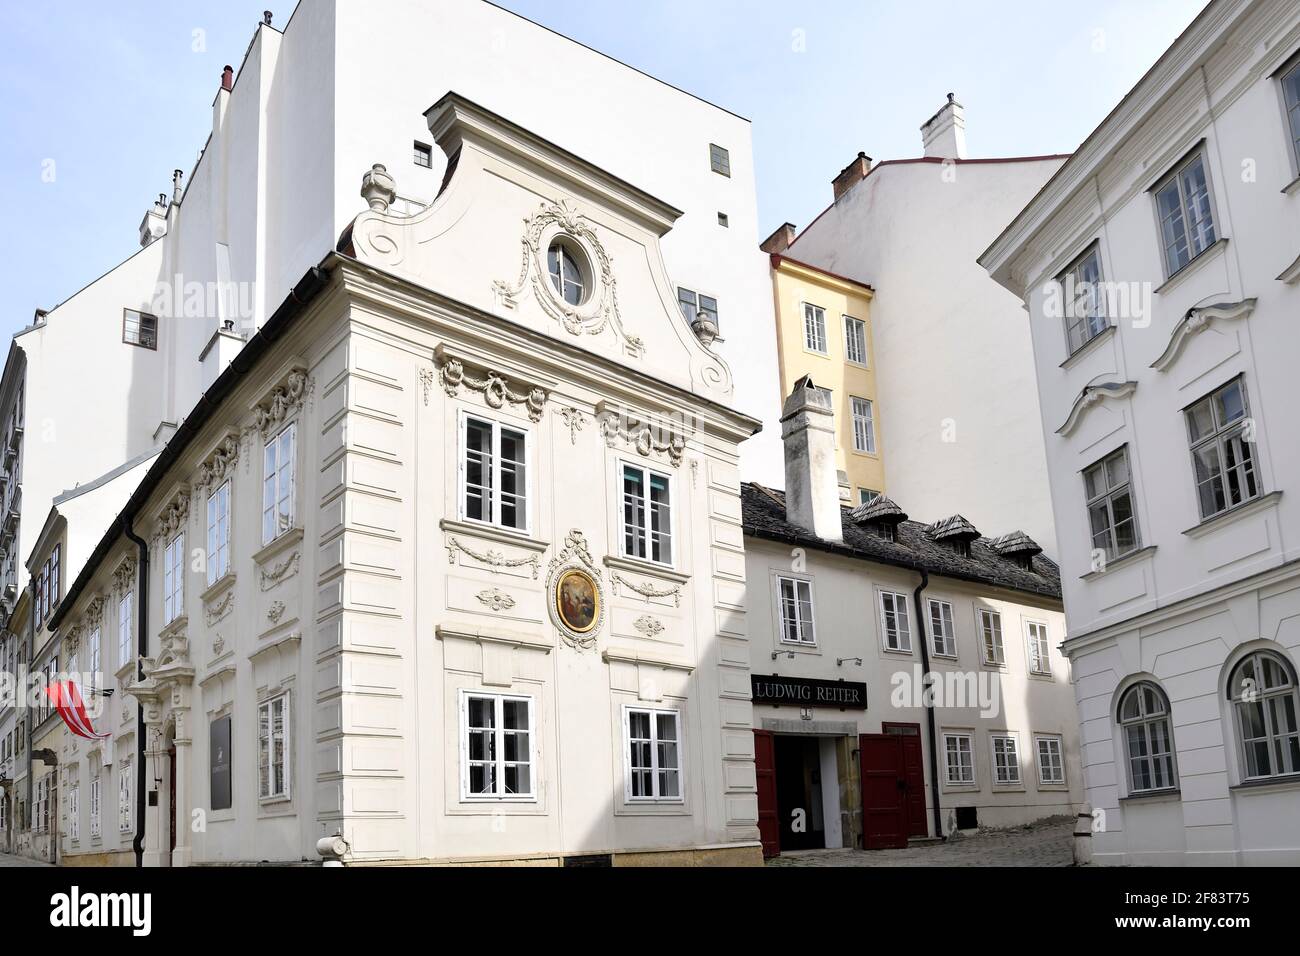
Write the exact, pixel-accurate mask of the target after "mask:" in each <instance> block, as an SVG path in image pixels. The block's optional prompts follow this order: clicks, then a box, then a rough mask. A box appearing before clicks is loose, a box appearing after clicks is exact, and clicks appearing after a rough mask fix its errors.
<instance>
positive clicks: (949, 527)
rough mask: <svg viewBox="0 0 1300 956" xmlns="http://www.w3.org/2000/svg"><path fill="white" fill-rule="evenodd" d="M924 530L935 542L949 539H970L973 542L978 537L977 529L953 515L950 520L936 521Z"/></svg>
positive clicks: (963, 519) (959, 516)
mask: <svg viewBox="0 0 1300 956" xmlns="http://www.w3.org/2000/svg"><path fill="white" fill-rule="evenodd" d="M925 530H926V531H927V532H928V533H929V534H930V535H931V536H932V537H933V538H934V540H936V541H946V540H948V539H949V538H970V539H971V540H974V539H975V538H978V537H979V536H980V533H979V529H978V528H976V527H975V526H974V525H973V524H971V523H970V522H969V521H967V520H966V519H965V518H963V517H962V516H961V515H953V516H952V517H950V518H944V519H943V520H942V521H936V522H935V523H934V524H932V525H930V526H929V527H927V528H926V529H925Z"/></svg>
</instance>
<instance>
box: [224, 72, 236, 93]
mask: <svg viewBox="0 0 1300 956" xmlns="http://www.w3.org/2000/svg"><path fill="white" fill-rule="evenodd" d="M221 88H222V89H223V90H233V89H234V88H235V68H234V67H233V66H227V67H226V68H225V69H224V70H222V71H221Z"/></svg>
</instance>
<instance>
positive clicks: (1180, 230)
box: [981, 0, 1300, 865]
mask: <svg viewBox="0 0 1300 956" xmlns="http://www.w3.org/2000/svg"><path fill="white" fill-rule="evenodd" d="M1297 203H1300V8H1297V7H1296V5H1295V4H1294V3H1289V2H1285V0H1257V2H1246V0H1214V2H1212V3H1210V4H1209V5H1208V6H1207V7H1206V8H1205V10H1204V11H1203V12H1202V13H1201V14H1200V15H1199V16H1198V17H1197V18H1196V20H1195V21H1194V22H1193V23H1192V24H1191V26H1189V27H1188V28H1187V30H1186V31H1185V32H1184V33H1183V34H1182V35H1181V36H1180V37H1179V38H1178V39H1177V40H1176V41H1175V43H1174V44H1173V46H1171V47H1170V48H1169V50H1168V51H1167V52H1166V53H1165V54H1164V55H1163V56H1162V57H1161V58H1160V60H1159V61H1158V62H1157V63H1156V64H1155V66H1154V67H1152V69H1151V70H1150V71H1149V72H1148V73H1147V74H1146V75H1145V76H1144V77H1143V78H1142V80H1141V81H1140V82H1139V83H1138V84H1137V86H1135V87H1134V88H1133V90H1132V91H1130V93H1129V94H1128V95H1127V96H1126V97H1125V98H1124V100H1123V101H1122V102H1121V103H1120V104H1119V105H1118V106H1117V107H1116V108H1115V110H1114V111H1113V112H1112V113H1111V114H1110V115H1109V116H1108V117H1107V118H1106V119H1105V121H1104V122H1103V123H1102V124H1101V126H1099V127H1098V128H1097V130H1096V131H1095V132H1093V133H1092V135H1091V136H1089V137H1088V139H1087V140H1086V141H1085V142H1084V144H1083V145H1082V146H1081V147H1080V148H1079V150H1078V152H1077V153H1076V154H1075V155H1074V156H1073V158H1071V159H1070V160H1069V161H1068V162H1067V163H1066V164H1065V165H1064V166H1063V167H1062V169H1061V170H1060V171H1059V172H1058V173H1057V174H1056V175H1055V176H1054V177H1053V178H1052V179H1051V181H1050V182H1048V184H1047V185H1046V186H1045V187H1044V189H1043V190H1042V192H1041V193H1040V194H1039V195H1037V196H1036V197H1034V199H1033V201H1032V202H1030V203H1029V205H1028V206H1026V208H1025V209H1024V210H1023V211H1022V212H1021V213H1020V214H1019V216H1018V217H1016V219H1015V221H1014V222H1013V223H1012V224H1011V225H1010V226H1009V227H1008V228H1007V229H1006V231H1005V232H1004V233H1003V234H1002V235H1001V236H1000V237H998V239H997V240H996V242H994V243H993V245H992V246H990V247H989V249H988V250H987V251H986V252H985V253H984V255H983V257H982V259H981V262H982V263H983V265H984V266H985V267H986V268H987V269H988V271H989V272H990V273H991V274H992V275H993V276H994V277H995V278H996V279H997V281H998V282H1000V283H1002V284H1003V285H1004V286H1006V287H1007V288H1008V289H1010V290H1011V291H1013V292H1014V293H1015V294H1016V295H1017V296H1020V297H1022V298H1023V299H1024V301H1025V304H1026V306H1027V307H1028V310H1029V315H1030V321H1029V330H1030V332H1031V334H1032V337H1033V345H1034V361H1035V365H1036V368H1037V375H1038V390H1039V395H1040V405H1041V409H1042V414H1043V431H1044V433H1045V434H1046V436H1047V460H1048V467H1049V473H1050V476H1051V488H1052V502H1053V506H1054V509H1055V513H1056V521H1057V535H1058V541H1059V543H1060V564H1061V579H1062V582H1063V587H1064V593H1065V607H1066V613H1067V619H1068V624H1069V631H1070V636H1069V638H1068V640H1067V641H1066V642H1065V644H1064V648H1063V649H1064V651H1065V653H1066V654H1067V655H1068V656H1069V657H1070V659H1071V661H1072V663H1073V667H1074V676H1075V685H1076V693H1077V701H1078V712H1079V721H1080V726H1081V733H1082V739H1083V753H1084V758H1083V765H1084V766H1083V772H1084V778H1085V784H1086V788H1087V797H1088V800H1089V801H1091V803H1092V804H1093V806H1094V807H1095V808H1096V810H1097V812H1098V830H1099V832H1097V833H1096V839H1095V844H1096V857H1097V859H1098V860H1099V861H1101V862H1106V863H1116V864H1123V863H1128V864H1150V863H1161V864H1180V863H1187V864H1202V863H1212V864H1227V865H1231V864H1290V865H1295V864H1296V863H1300V813H1297V807H1298V806H1300V802H1298V801H1297V797H1298V796H1300V722H1298V721H1300V718H1298V716H1297V715H1298V714H1300V695H1298V688H1300V680H1298V678H1297V665H1298V664H1300V564H1298V563H1297V559H1300V540H1297V539H1298V536H1300V499H1298V498H1297V496H1296V492H1295V489H1294V487H1293V486H1294V484H1295V483H1296V481H1297V479H1300V444H1297V442H1296V429H1295V426H1294V423H1293V421H1292V418H1293V416H1294V414H1295V410H1296V408H1297V405H1298V404H1300V393H1298V392H1297V377H1296V374H1295V368H1294V365H1295V355H1296V352H1297V346H1298V345H1300V336H1298V335H1297V332H1296V329H1295V319H1296V316H1297V315H1300V291H1298V290H1297V288H1296V286H1297V282H1298V281H1300V206H1298V205H1297Z"/></svg>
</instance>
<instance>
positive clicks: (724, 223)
mask: <svg viewBox="0 0 1300 956" xmlns="http://www.w3.org/2000/svg"><path fill="white" fill-rule="evenodd" d="M718 225H719V226H721V227H722V228H723V229H727V228H730V226H731V220H730V219H729V218H728V217H727V214H726V213H725V212H720V213H718Z"/></svg>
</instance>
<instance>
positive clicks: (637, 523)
mask: <svg viewBox="0 0 1300 956" xmlns="http://www.w3.org/2000/svg"><path fill="white" fill-rule="evenodd" d="M623 553H624V554H625V555H627V556H628V557H632V558H645V559H646V560H649V561H656V562H658V563H660V564H672V563H673V520H672V501H671V482H670V481H669V478H668V476H667V475H661V474H659V473H658V472H655V471H651V470H650V469H648V468H642V467H640V466H638V465H628V464H625V465H623Z"/></svg>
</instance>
